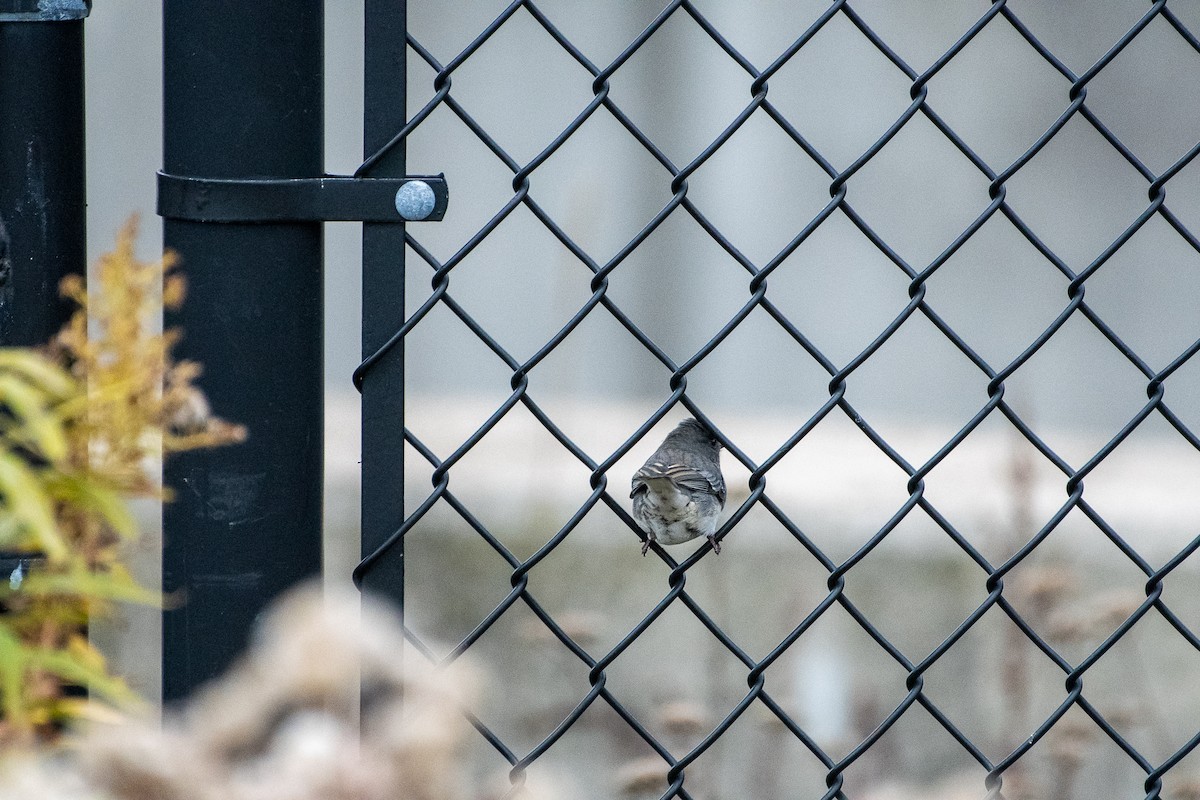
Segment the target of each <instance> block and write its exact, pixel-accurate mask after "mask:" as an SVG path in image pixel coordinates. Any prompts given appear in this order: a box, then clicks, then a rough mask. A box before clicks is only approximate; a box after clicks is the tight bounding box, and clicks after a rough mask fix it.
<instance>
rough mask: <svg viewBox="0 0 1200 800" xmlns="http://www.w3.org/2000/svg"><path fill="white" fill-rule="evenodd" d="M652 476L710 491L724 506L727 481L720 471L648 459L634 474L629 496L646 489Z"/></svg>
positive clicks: (679, 484)
mask: <svg viewBox="0 0 1200 800" xmlns="http://www.w3.org/2000/svg"><path fill="white" fill-rule="evenodd" d="M651 478H668V479H670V481H671V482H672V483H674V484H675V485H676V486H680V487H683V488H685V489H691V490H692V491H696V492H708V493H709V494H712V495H716V498H717V500H719V501H720V502H721V505H722V506H724V505H725V481H724V479H723V478H722V477H721V473H720V472H714V471H713V470H710V469H706V468H704V467H693V466H689V465H687V464H680V463H677V462H675V463H666V462H662V461H648V462H646V464H645V465H644V466H643V467H642V468H641V469H639V470H638V471H637V472H635V473H634V474H633V491H632V492H630V493H629V496H630V497H633V496H634V495H635V494H637V493H638V491H639V490H645V488H646V481H647V480H648V479H651Z"/></svg>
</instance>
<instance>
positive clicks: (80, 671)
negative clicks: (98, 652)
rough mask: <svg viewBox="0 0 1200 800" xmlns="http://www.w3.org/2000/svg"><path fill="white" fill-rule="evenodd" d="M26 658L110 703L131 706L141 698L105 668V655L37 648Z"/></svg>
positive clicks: (29, 652)
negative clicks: (95, 656)
mask: <svg viewBox="0 0 1200 800" xmlns="http://www.w3.org/2000/svg"><path fill="white" fill-rule="evenodd" d="M26 660H27V663H28V664H29V666H30V667H33V668H35V669H44V670H46V671H47V672H49V673H51V674H53V675H56V676H57V677H59V678H61V679H62V680H64V681H66V682H67V683H73V684H75V685H76V686H86V687H87V689H88V691H90V692H94V693H95V694H98V695H100V696H101V697H103V698H105V699H106V700H108V701H109V702H111V703H116V704H117V705H122V706H128V705H133V704H135V703H137V701H138V700H139V698H138V696H137V693H136V692H134V691H133V690H132V689H130V688H129V686H128V684H126V683H125V681H123V680H121V679H120V678H114V677H113V676H111V675H109V674H108V673H107V672H106V671H105V669H104V660H103V659H102V658H101V659H97V658H92V657H90V655H89V654H88V653H81V652H72V651H69V650H50V649H46V648H36V649H30V650H28V651H27V653H26Z"/></svg>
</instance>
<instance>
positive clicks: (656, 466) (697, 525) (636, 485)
mask: <svg viewBox="0 0 1200 800" xmlns="http://www.w3.org/2000/svg"><path fill="white" fill-rule="evenodd" d="M720 454H721V443H720V442H719V441H718V440H717V438H716V437H715V436H713V435H712V434H711V433H710V432H709V431H708V430H706V429H705V428H704V426H703V425H701V424H700V423H699V422H697V421H696V420H694V419H691V418H689V419H685V420H684V421H683V422H681V423H679V424H678V425H677V426H675V430H673V431H671V432H670V433H669V434H667V438H666V439H664V440H663V443H662V444H661V445H659V447H658V450H656V451H655V452H654V455H652V456H650V458H649V459H648V460H647V461H646V463H645V464H643V465H642V468H641V469H639V470H638V471H637V472H635V473H634V474H633V491H631V492H630V493H629V496H630V497H631V498H633V518H634V519H635V520H637V523H638V525H640V526H642V530H644V531H645V532H646V541H645V542H643V543H642V555H646V551H647V550H648V549H650V542H652V541H654V542H658V543H659V544H679V543H681V542H686V541H688V540H689V539H695V538H696V537H697V536H707V537H708V540H709V541H710V542H712V546H713V552H715V553H720V552H721V545H720V543H718V542H717V540H716V539H714V538H713V534H715V533H716V530H717V514H719V513H720V512H721V509H723V508H724V507H725V478H724V477H723V476H722V475H721V458H720Z"/></svg>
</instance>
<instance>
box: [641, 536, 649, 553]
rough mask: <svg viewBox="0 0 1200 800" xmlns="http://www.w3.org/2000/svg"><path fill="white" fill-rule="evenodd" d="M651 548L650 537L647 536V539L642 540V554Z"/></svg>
mask: <svg viewBox="0 0 1200 800" xmlns="http://www.w3.org/2000/svg"><path fill="white" fill-rule="evenodd" d="M649 549H650V538H649V537H646V539H645V540H644V541H643V542H642V555H643V556H645V555H646V551H647V550H649Z"/></svg>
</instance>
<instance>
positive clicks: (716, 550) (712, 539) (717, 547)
mask: <svg viewBox="0 0 1200 800" xmlns="http://www.w3.org/2000/svg"><path fill="white" fill-rule="evenodd" d="M708 543H709V544H711V545H712V549H713V552H714V553H716V554H717V555H721V543H720V542H718V541H717V537H716V536H715V535H710V536H709V537H708Z"/></svg>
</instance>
